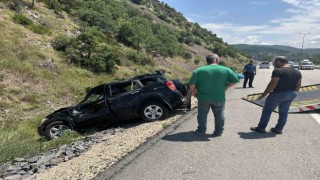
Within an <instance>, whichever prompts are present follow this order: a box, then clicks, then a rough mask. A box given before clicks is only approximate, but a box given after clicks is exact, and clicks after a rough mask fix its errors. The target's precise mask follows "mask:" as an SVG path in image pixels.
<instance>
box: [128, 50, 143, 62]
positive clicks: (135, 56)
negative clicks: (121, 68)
mask: <svg viewBox="0 0 320 180" xmlns="http://www.w3.org/2000/svg"><path fill="white" fill-rule="evenodd" d="M127 57H128V59H129V60H131V61H132V62H134V63H136V64H138V63H140V61H141V60H140V57H139V54H138V53H136V52H130V53H129V54H128V55H127Z"/></svg>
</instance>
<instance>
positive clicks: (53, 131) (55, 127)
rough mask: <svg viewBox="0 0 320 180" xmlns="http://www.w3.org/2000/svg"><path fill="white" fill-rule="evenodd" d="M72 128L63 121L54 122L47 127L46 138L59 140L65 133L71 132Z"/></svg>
mask: <svg viewBox="0 0 320 180" xmlns="http://www.w3.org/2000/svg"><path fill="white" fill-rule="evenodd" d="M70 130H71V129H70V127H69V126H68V125H66V123H64V122H63V121H54V122H52V123H50V124H48V125H47V127H46V129H45V136H46V138H48V139H57V138H59V137H60V136H61V135H62V134H63V133H64V132H66V131H70Z"/></svg>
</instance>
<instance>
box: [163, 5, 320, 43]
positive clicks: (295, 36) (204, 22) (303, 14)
mask: <svg viewBox="0 0 320 180" xmlns="http://www.w3.org/2000/svg"><path fill="white" fill-rule="evenodd" d="M161 1H162V2H164V3H167V4H168V5H169V6H170V7H173V8H174V9H175V10H176V11H178V12H181V13H182V14H183V15H184V16H185V17H186V18H187V19H188V20H189V21H192V22H197V23H198V24H200V26H201V27H203V28H206V29H208V30H210V31H212V32H213V33H215V34H217V35H218V37H221V38H223V40H224V41H226V42H227V43H229V44H239V43H244V44H266V45H273V44H276V45H288V46H292V47H297V48H301V46H302V40H303V36H304V34H305V42H304V48H320V0H193V1H192V0H161ZM299 33H300V34H299ZM301 33H302V34H301ZM307 33H308V34H307ZM309 33H310V34H309Z"/></svg>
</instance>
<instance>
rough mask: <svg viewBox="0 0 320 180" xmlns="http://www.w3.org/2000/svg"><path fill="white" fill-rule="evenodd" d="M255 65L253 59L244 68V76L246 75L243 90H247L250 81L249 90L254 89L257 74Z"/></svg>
mask: <svg viewBox="0 0 320 180" xmlns="http://www.w3.org/2000/svg"><path fill="white" fill-rule="evenodd" d="M253 63H254V60H253V59H251V60H250V61H249V63H248V64H246V65H245V66H244V67H243V75H244V81H243V88H246V86H247V82H248V80H249V88H253V86H252V82H253V79H254V75H255V74H256V66H255V65H254V64H253Z"/></svg>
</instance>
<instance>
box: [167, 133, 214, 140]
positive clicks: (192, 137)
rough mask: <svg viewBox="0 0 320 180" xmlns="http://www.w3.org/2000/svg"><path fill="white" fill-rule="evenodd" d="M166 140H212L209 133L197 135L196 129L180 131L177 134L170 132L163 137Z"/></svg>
mask: <svg viewBox="0 0 320 180" xmlns="http://www.w3.org/2000/svg"><path fill="white" fill-rule="evenodd" d="M162 140H166V141H180V142H192V141H210V140H209V135H203V136H200V135H197V134H195V133H194V131H188V132H180V133H176V134H169V135H166V136H164V137H163V138H162Z"/></svg>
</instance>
